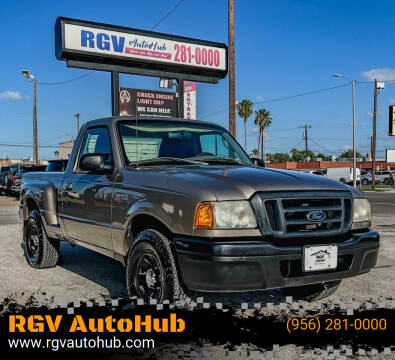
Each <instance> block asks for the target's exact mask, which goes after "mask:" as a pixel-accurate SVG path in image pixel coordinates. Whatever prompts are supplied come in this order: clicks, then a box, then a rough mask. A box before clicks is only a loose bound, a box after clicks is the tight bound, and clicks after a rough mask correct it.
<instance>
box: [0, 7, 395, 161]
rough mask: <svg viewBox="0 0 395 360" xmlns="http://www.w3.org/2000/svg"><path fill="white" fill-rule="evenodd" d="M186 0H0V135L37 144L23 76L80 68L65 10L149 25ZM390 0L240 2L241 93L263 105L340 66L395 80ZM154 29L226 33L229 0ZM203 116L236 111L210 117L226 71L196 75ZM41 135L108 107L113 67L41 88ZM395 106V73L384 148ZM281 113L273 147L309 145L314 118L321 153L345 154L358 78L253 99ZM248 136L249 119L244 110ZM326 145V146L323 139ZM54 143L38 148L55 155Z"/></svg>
mask: <svg viewBox="0 0 395 360" xmlns="http://www.w3.org/2000/svg"><path fill="white" fill-rule="evenodd" d="M176 3H177V0H166V1H165V0H145V1H122V2H109V1H102V0H96V1H89V0H86V1H74V0H68V1H66V0H58V1H44V0H36V1H27V0H26V1H22V0H20V1H15V0H2V1H1V4H0V24H1V25H0V29H1V36H0V47H1V50H2V51H1V56H0V68H1V72H0V125H1V127H0V144H21V143H22V144H28V143H31V138H32V135H31V134H32V86H31V83H29V82H27V81H26V80H25V79H24V78H23V77H22V75H21V73H20V70H21V69H29V70H31V72H32V73H33V74H34V75H35V76H36V77H37V79H38V81H39V82H40V81H41V82H57V81H63V80H68V79H72V78H74V77H77V76H80V75H83V74H85V73H86V72H87V70H78V69H70V68H67V67H66V64H65V63H64V62H61V61H58V60H56V58H55V55H54V31H53V27H54V23H55V19H56V18H57V17H58V16H67V17H74V18H80V19H85V20H93V21H98V22H105V23H110V24H117V25H123V26H130V27H134V28H142V29H150V28H151V27H152V26H153V25H154V24H155V23H156V22H157V21H158V20H159V19H160V18H161V17H162V16H163V15H164V14H165V13H166V12H167V11H168V10H169V9H170V8H171V7H173V6H174V5H175V4H176ZM394 21H395V2H393V1H390V0H382V1H371V0H370V1H365V0H348V1H344V0H343V1H338V0H331V1H322V0H315V1H313V0H304V1H301V0H276V1H274V0H273V1H267V0H235V41H236V97H237V100H242V99H244V98H248V99H250V100H251V101H253V102H254V103H257V102H259V101H262V100H264V101H265V100H266V101H267V100H270V99H276V98H281V97H285V96H289V95H295V94H299V93H304V92H308V91H312V90H318V89H323V88H329V87H332V86H336V85H341V84H343V83H345V81H344V80H343V79H336V78H333V77H332V76H331V74H333V73H335V72H337V73H342V74H345V75H347V76H349V77H351V78H352V79H355V80H358V81H368V80H372V79H373V78H374V77H375V76H378V77H379V79H382V80H395V56H394V55H395V51H394V48H393V38H394V36H393V34H394V30H393V24H394ZM156 31H159V32H165V33H171V34H177V35H183V36H189V37H196V38H202V39H208V40H213V41H219V42H225V43H227V1H225V0H222V1H220V0H217V1H212V0H211V1H208V0H199V1H196V0H195V1H193V0H185V1H184V2H183V3H182V4H181V5H180V6H179V7H178V8H177V9H176V10H175V11H174V13H172V14H171V15H170V16H169V17H168V18H167V19H166V20H165V21H164V22H162V23H161V24H160V25H159V26H158V28H157V29H156ZM120 84H121V86H125V87H135V88H147V89H158V80H157V79H156V78H148V77H139V76H131V75H122V76H121V80H120ZM197 91H198V92H197V116H198V118H200V119H203V120H207V121H212V122H216V123H219V124H221V125H223V126H227V123H228V112H227V111H226V110H225V111H222V112H220V113H218V114H216V115H214V116H207V115H209V114H212V113H214V112H216V111H218V110H221V109H224V108H226V107H227V106H228V79H227V78H226V79H224V80H221V81H220V82H219V84H218V85H212V84H198V87H197ZM37 96H38V134H39V145H52V144H57V143H58V141H63V140H67V139H68V138H70V136H71V135H74V136H75V127H76V126H75V119H74V117H73V114H75V113H80V114H81V121H82V122H84V121H87V120H90V119H94V118H98V117H103V116H108V115H110V113H111V107H110V75H109V74H108V73H103V72H95V73H93V74H91V75H89V76H87V77H85V78H83V79H80V80H78V81H74V82H71V83H68V84H63V85H57V86H44V85H39V86H38V95H37ZM356 100H357V113H356V114H357V123H358V127H357V139H358V141H357V148H358V150H359V151H360V152H361V153H363V154H366V153H368V152H369V143H370V140H369V137H370V135H371V128H372V117H371V113H372V109H373V85H372V84H370V83H358V84H357V87H356ZM390 104H395V82H394V83H391V82H390V83H386V84H385V89H384V90H383V91H382V92H381V94H380V95H379V106H378V110H379V111H378V114H379V116H378V150H379V152H378V156H379V157H383V156H384V149H385V148H395V138H390V137H388V136H386V134H387V132H388V106H389V105H390ZM261 107H264V108H266V109H268V110H269V111H270V112H271V113H272V117H273V121H272V126H271V127H270V129H269V130H268V132H267V139H266V140H265V149H266V151H267V152H277V151H289V150H290V149H291V148H292V147H293V146H296V147H298V148H300V149H302V148H303V142H302V129H299V128H298V126H300V125H303V124H305V123H307V124H310V125H312V129H311V130H310V135H311V139H312V140H314V141H315V143H316V144H319V145H315V144H311V149H312V150H314V151H321V150H322V151H323V152H324V153H326V154H331V153H337V154H338V153H340V152H341V151H342V150H344V149H347V148H349V147H350V146H351V144H352V128H351V126H350V125H351V87H349V86H346V87H342V88H338V89H334V90H331V91H326V92H321V93H318V94H315V95H309V96H301V97H297V98H293V99H288V100H283V101H276V102H267V103H262V104H255V110H257V109H259V108H261ZM254 128H255V127H254V125H253V118H251V119H250V121H249V124H248V150H252V149H253V148H255V147H256V142H257V133H256V131H255V129H254ZM237 137H238V139H239V141H241V142H242V141H243V122H242V120H241V119H239V118H238V119H237ZM322 147H323V148H325V149H327V150H328V151H325V150H323V148H322ZM54 150H55V148H49V147H43V148H40V149H39V157H40V158H53V157H54V154H53V153H54ZM4 153H5V154H6V155H7V156H8V157H10V158H14V157H21V156H23V157H26V156H29V155H31V153H32V149H31V148H28V147H9V146H4V145H0V157H3V154H4Z"/></svg>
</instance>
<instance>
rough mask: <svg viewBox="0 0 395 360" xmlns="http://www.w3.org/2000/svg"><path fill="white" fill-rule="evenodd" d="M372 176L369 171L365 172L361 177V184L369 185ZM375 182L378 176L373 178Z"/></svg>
mask: <svg viewBox="0 0 395 360" xmlns="http://www.w3.org/2000/svg"><path fill="white" fill-rule="evenodd" d="M372 178H373V174H372V172H371V171H368V172H366V173H365V174H362V175H361V183H362V184H363V185H369V184H371V183H372ZM375 179H376V182H378V176H377V175H376V176H375Z"/></svg>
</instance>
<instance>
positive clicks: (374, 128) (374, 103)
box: [372, 79, 377, 190]
mask: <svg viewBox="0 0 395 360" xmlns="http://www.w3.org/2000/svg"><path fill="white" fill-rule="evenodd" d="M376 120H377V79H374V101H373V137H372V189H373V190H374V188H375V187H376Z"/></svg>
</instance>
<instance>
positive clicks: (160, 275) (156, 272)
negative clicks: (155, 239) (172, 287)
mask: <svg viewBox="0 0 395 360" xmlns="http://www.w3.org/2000/svg"><path fill="white" fill-rule="evenodd" d="M164 280H165V279H164V272H163V267H162V264H161V261H160V259H159V257H158V256H157V254H155V253H154V252H153V251H152V250H151V249H145V250H143V251H142V252H139V253H138V255H137V259H136V268H135V273H134V279H133V281H134V288H135V289H136V293H137V294H136V295H137V297H138V298H141V299H144V301H149V300H151V299H153V300H158V301H160V300H161V299H162V297H163V289H164Z"/></svg>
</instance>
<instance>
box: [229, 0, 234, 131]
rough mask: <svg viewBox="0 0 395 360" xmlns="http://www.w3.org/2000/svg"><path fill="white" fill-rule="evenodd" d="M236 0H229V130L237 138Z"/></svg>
mask: <svg viewBox="0 0 395 360" xmlns="http://www.w3.org/2000/svg"><path fill="white" fill-rule="evenodd" d="M234 15H235V14H234V0H228V46H229V132H230V133H231V134H232V135H233V137H234V138H236V108H235V103H236V89H235V31H234V30H235V29H234V27H235V22H234Z"/></svg>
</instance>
